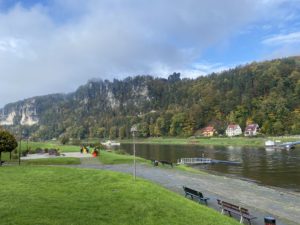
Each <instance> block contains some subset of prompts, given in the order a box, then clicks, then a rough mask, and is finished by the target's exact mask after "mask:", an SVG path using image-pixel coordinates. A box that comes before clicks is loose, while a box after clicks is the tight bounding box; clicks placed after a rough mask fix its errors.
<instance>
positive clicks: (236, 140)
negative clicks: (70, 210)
mask: <svg viewBox="0 0 300 225" xmlns="http://www.w3.org/2000/svg"><path fill="white" fill-rule="evenodd" d="M299 139H300V138H295V137H265V138H262V137H255V138H249V137H233V138H228V137H212V138H163V137H160V138H139V139H136V140H135V141H136V143H140V144H168V145H170V144H174V145H187V144H195V145H213V146H249V147H264V144H265V141H266V140H281V141H282V142H289V141H299ZM121 143H133V140H132V139H125V140H122V141H121Z"/></svg>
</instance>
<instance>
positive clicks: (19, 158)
mask: <svg viewBox="0 0 300 225" xmlns="http://www.w3.org/2000/svg"><path fill="white" fill-rule="evenodd" d="M21 144H22V131H21V133H20V145H19V166H20V165H21V149H22V148H21Z"/></svg>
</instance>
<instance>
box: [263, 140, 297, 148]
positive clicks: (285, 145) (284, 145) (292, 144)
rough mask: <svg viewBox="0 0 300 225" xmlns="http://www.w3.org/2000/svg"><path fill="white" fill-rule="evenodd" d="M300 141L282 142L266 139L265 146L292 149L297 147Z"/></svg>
mask: <svg viewBox="0 0 300 225" xmlns="http://www.w3.org/2000/svg"><path fill="white" fill-rule="evenodd" d="M299 144H300V141H294V142H285V143H280V141H275V142H274V141H270V140H268V141H266V142H265V147H266V149H286V150H289V149H292V148H295V146H296V145H299Z"/></svg>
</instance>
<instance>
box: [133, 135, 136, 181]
mask: <svg viewBox="0 0 300 225" xmlns="http://www.w3.org/2000/svg"><path fill="white" fill-rule="evenodd" d="M133 164H134V171H133V177H134V180H135V179H136V161H135V133H134V132H133Z"/></svg>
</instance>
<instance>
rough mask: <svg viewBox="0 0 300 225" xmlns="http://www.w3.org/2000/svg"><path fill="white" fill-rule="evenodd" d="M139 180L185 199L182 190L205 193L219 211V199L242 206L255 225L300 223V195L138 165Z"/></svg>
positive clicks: (125, 168)
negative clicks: (265, 220)
mask: <svg viewBox="0 0 300 225" xmlns="http://www.w3.org/2000/svg"><path fill="white" fill-rule="evenodd" d="M75 167H81V168H90V169H101V170H112V171H118V172H123V173H129V174H132V172H133V166H132V164H115V165H103V164H101V163H99V162H98V161H94V162H93V161H89V160H87V159H84V160H83V162H82V164H81V165H78V166H75ZM136 171H137V176H138V177H142V178H144V179H147V180H150V181H153V182H155V183H158V184H160V185H161V186H163V187H165V188H167V189H169V190H172V191H174V192H177V193H180V194H181V195H183V190H182V186H188V187H190V188H194V189H196V190H199V191H201V192H203V194H204V195H205V196H207V197H209V198H210V201H209V203H208V206H209V207H211V208H214V209H215V210H219V208H218V206H217V204H216V199H217V198H218V199H222V200H225V201H228V202H232V203H235V204H238V205H242V206H244V207H246V208H248V209H249V210H250V212H251V213H252V214H254V215H255V216H257V217H258V219H257V220H254V221H253V223H252V224H254V225H261V224H263V218H264V217H265V216H268V215H272V216H273V217H275V218H276V219H277V225H296V224H299V221H300V195H299V193H296V192H288V191H286V192H285V191H283V190H280V189H273V188H270V187H264V186H259V185H257V184H255V183H251V182H247V181H243V180H239V179H234V178H229V177H224V176H216V175H212V174H205V173H204V174H195V173H190V172H187V171H180V170H176V169H172V168H169V167H165V168H162V167H153V166H151V165H147V164H137V167H136Z"/></svg>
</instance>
